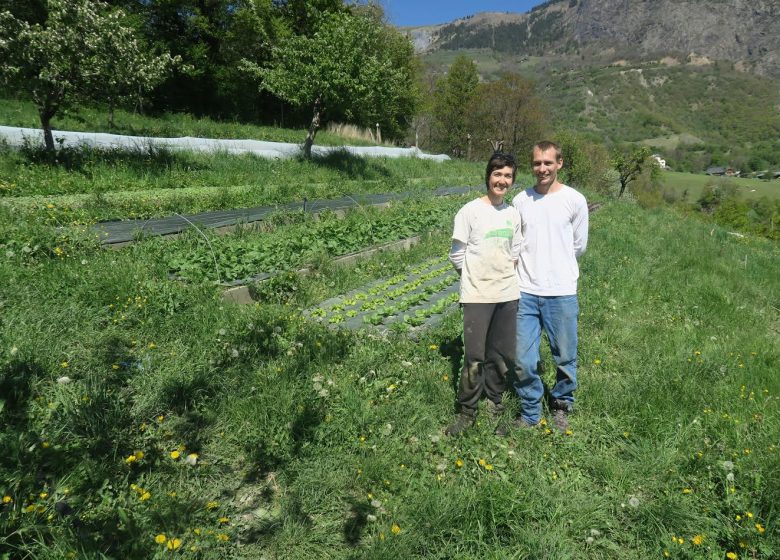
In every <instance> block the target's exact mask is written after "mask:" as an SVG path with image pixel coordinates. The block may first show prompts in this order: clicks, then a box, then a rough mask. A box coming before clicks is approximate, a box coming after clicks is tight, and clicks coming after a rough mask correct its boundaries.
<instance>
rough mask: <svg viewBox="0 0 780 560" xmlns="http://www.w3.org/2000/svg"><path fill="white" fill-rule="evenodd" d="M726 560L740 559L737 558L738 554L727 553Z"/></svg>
mask: <svg viewBox="0 0 780 560" xmlns="http://www.w3.org/2000/svg"><path fill="white" fill-rule="evenodd" d="M726 558H728V559H729V560H737V558H739V556H737V553H736V552H727V553H726Z"/></svg>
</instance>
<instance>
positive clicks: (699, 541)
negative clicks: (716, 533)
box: [691, 535, 704, 546]
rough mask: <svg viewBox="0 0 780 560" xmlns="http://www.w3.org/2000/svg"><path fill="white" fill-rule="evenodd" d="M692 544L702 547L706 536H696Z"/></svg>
mask: <svg viewBox="0 0 780 560" xmlns="http://www.w3.org/2000/svg"><path fill="white" fill-rule="evenodd" d="M691 542H692V543H693V544H695V545H696V546H700V545H701V544H702V543H703V542H704V535H694V536H693V538H692V539H691Z"/></svg>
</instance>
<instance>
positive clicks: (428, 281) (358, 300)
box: [304, 257, 458, 330]
mask: <svg viewBox="0 0 780 560" xmlns="http://www.w3.org/2000/svg"><path fill="white" fill-rule="evenodd" d="M457 279H458V277H457V276H456V275H455V274H454V272H453V271H452V267H451V266H450V264H449V262H447V258H446V257H438V258H435V259H432V260H429V261H427V262H425V263H423V264H421V265H419V266H417V267H414V268H412V270H411V271H410V272H409V273H407V274H397V275H395V276H391V277H390V278H387V279H382V280H380V281H377V282H374V283H372V284H370V285H368V286H365V287H363V288H360V289H357V290H353V291H351V292H348V293H347V294H344V295H341V296H337V297H334V298H331V299H328V300H326V301H324V302H322V303H320V304H319V305H317V306H315V307H313V308H310V309H307V310H306V311H305V312H304V315H305V316H307V317H309V318H310V319H312V320H314V321H317V322H321V323H326V324H328V325H332V326H340V327H344V328H349V329H359V328H361V327H363V326H366V325H372V326H375V327H378V328H380V330H386V329H387V328H409V327H428V326H432V325H433V324H435V323H436V322H438V320H439V319H440V318H441V317H442V315H443V314H444V313H445V312H446V311H447V310H448V309H449V308H451V307H452V305H453V304H454V303H455V302H456V301H457V300H458V292H457V288H458V284H457Z"/></svg>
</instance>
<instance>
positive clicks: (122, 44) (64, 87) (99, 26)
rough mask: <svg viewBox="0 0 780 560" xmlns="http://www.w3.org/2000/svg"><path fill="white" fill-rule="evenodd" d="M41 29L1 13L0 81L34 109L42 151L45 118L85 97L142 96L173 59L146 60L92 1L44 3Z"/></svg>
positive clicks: (121, 26)
mask: <svg viewBox="0 0 780 560" xmlns="http://www.w3.org/2000/svg"><path fill="white" fill-rule="evenodd" d="M48 7H49V13H48V18H47V20H46V22H45V23H44V24H42V25H39V24H33V25H30V24H29V23H27V22H26V21H22V20H19V19H17V18H15V17H14V16H13V15H12V14H11V13H10V12H0V78H1V79H2V80H3V81H4V82H5V83H6V84H9V85H12V86H16V87H17V88H18V89H21V90H22V91H26V92H27V93H28V94H29V95H30V96H31V98H32V100H33V102H34V103H35V105H36V107H37V109H38V115H39V117H40V119H41V127H42V128H43V137H44V142H45V144H46V149H47V150H50V151H53V150H54V138H53V137H52V132H51V120H52V118H53V117H54V116H55V115H56V114H57V112H58V111H61V110H63V109H66V108H67V107H70V106H72V105H75V104H77V103H78V102H83V101H86V100H103V101H107V102H108V104H109V108H110V109H113V107H114V104H115V103H117V102H121V101H123V100H127V99H128V98H134V97H138V96H141V95H143V94H144V93H145V92H146V91H148V90H150V89H151V88H153V87H154V86H155V85H156V84H158V83H159V82H160V80H162V78H163V77H164V76H165V74H166V73H167V72H168V71H169V70H170V69H171V68H172V67H173V66H174V65H175V64H177V63H178V62H179V60H178V59H176V58H172V57H171V56H170V55H168V54H162V55H153V54H151V53H150V52H149V51H148V50H147V49H146V48H145V45H143V44H142V42H141V41H140V40H138V39H137V37H136V35H135V32H134V30H133V29H132V27H131V26H129V25H128V24H126V23H125V16H124V13H123V12H121V11H113V12H107V11H106V6H105V4H102V3H101V2H98V1H95V0H49V2H48Z"/></svg>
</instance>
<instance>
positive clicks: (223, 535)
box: [217, 533, 230, 542]
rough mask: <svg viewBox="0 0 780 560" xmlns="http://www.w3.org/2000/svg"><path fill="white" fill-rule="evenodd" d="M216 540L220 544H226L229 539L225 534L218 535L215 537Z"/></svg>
mask: <svg viewBox="0 0 780 560" xmlns="http://www.w3.org/2000/svg"><path fill="white" fill-rule="evenodd" d="M217 540H220V541H222V542H227V541H229V540H230V537H228V536H227V535H226V534H225V533H220V534H219V535H217Z"/></svg>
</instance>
